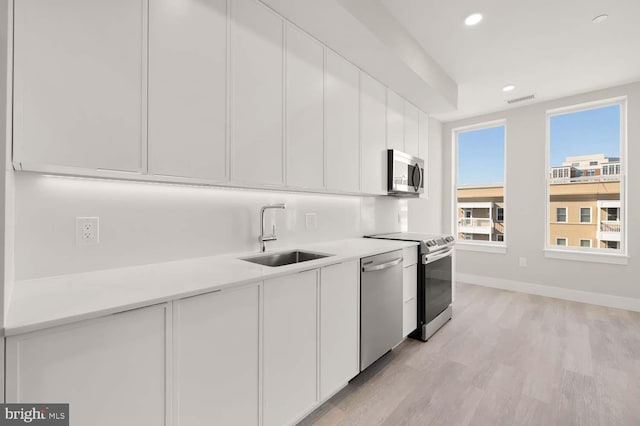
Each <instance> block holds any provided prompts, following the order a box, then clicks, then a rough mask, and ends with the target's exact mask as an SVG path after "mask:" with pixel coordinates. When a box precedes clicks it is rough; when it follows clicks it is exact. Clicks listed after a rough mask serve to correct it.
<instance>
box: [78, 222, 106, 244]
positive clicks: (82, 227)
mask: <svg viewBox="0 0 640 426" xmlns="http://www.w3.org/2000/svg"><path fill="white" fill-rule="evenodd" d="M99 237H100V218H98V217H76V245H78V246H92V245H96V244H98V243H99V242H100V238H99Z"/></svg>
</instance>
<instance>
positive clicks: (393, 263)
mask: <svg viewBox="0 0 640 426" xmlns="http://www.w3.org/2000/svg"><path fill="white" fill-rule="evenodd" d="M402 260H403V258H402V257H399V258H397V259H394V260H392V261H391V262H386V263H379V264H377V265H372V266H365V267H363V268H362V272H373V271H381V270H383V269H387V268H391V267H392V266H396V265H398V264H399V263H400V262H402Z"/></svg>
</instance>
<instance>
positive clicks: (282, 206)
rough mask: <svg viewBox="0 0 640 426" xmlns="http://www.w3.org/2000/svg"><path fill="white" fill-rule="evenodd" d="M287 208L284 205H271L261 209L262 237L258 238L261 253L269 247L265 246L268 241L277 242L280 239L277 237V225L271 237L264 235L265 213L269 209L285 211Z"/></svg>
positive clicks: (274, 226)
mask: <svg viewBox="0 0 640 426" xmlns="http://www.w3.org/2000/svg"><path fill="white" fill-rule="evenodd" d="M284 208H286V206H285V205H284V203H282V204H270V205H268V206H264V207H262V208H261V209H260V236H259V237H258V242H259V243H260V251H261V252H264V251H265V250H266V249H267V247H266V246H265V244H264V243H265V242H266V241H275V240H277V239H278V238H277V237H276V225H273V231H272V232H271V235H264V212H265V211H266V210H268V209H284Z"/></svg>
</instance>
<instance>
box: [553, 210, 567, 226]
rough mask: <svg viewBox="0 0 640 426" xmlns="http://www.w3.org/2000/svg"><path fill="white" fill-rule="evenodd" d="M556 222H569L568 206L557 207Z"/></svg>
mask: <svg viewBox="0 0 640 426" xmlns="http://www.w3.org/2000/svg"><path fill="white" fill-rule="evenodd" d="M556 222H560V223H566V222H567V208H566V207H557V208H556Z"/></svg>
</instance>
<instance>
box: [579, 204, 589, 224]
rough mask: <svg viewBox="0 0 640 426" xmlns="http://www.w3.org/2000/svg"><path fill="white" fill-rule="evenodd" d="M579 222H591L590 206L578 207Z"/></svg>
mask: <svg viewBox="0 0 640 426" xmlns="http://www.w3.org/2000/svg"><path fill="white" fill-rule="evenodd" d="M580 223H591V207H580Z"/></svg>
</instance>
